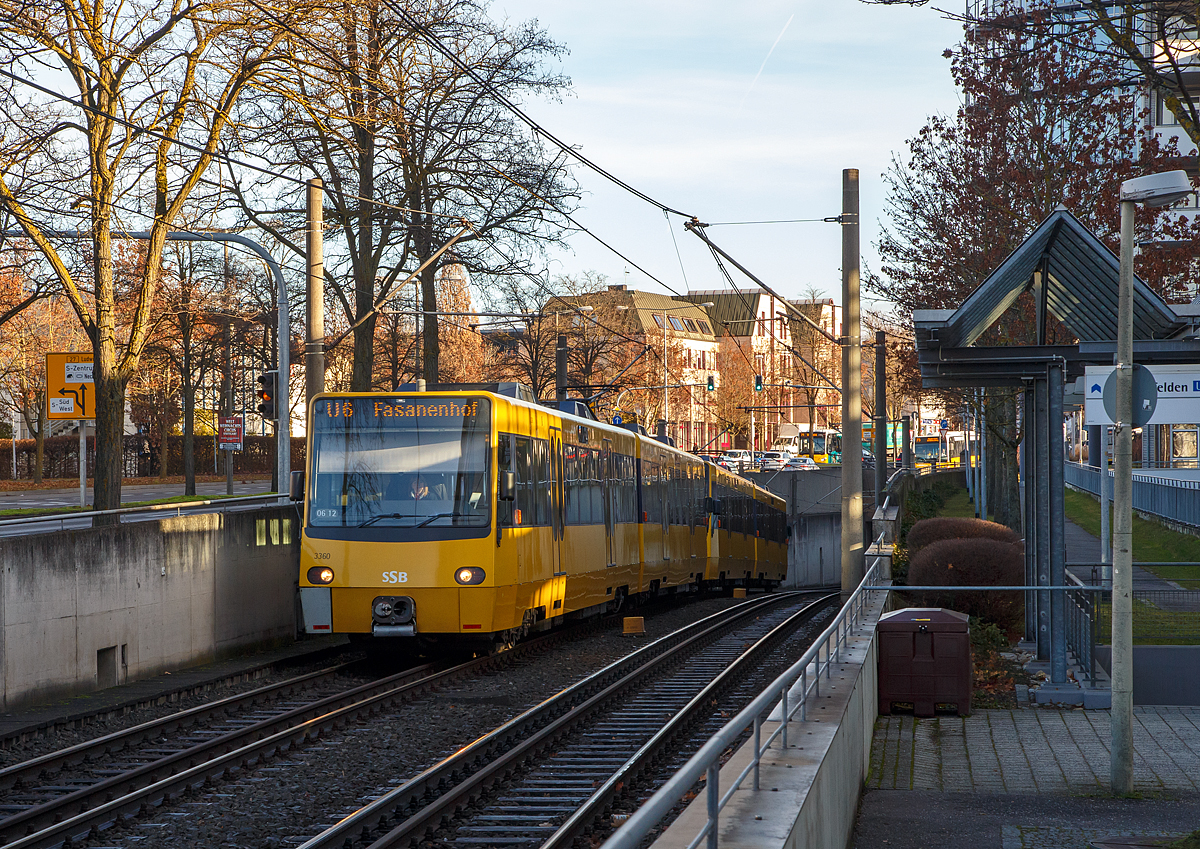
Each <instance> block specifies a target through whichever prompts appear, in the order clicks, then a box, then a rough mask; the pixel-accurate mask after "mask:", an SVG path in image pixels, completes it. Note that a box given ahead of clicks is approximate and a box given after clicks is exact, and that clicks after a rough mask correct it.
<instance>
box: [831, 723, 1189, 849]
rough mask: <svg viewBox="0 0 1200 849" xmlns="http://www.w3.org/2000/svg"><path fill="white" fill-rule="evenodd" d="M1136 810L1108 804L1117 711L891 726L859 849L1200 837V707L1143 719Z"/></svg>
mask: <svg viewBox="0 0 1200 849" xmlns="http://www.w3.org/2000/svg"><path fill="white" fill-rule="evenodd" d="M1135 720H1136V724H1135V729H1134V749H1135V755H1134V758H1135V761H1134V784H1135V788H1136V793H1135V796H1136V798H1134V799H1113V798H1110V797H1109V796H1108V795H1107V793H1108V790H1107V788H1108V771H1109V762H1108V746H1109V740H1110V734H1111V732H1110V729H1109V714H1108V712H1107V711H1080V710H1046V709H1028V710H984V711H979V712H977V713H975V714H974V715H972V716H970V717H957V716H941V717H935V718H932V719H915V718H914V717H911V716H891V717H880V718H879V720H878V722H877V723H876V726H875V738H874V743H873V745H872V750H871V769H870V774H869V776H868V779H867V786H866V790H865V792H864V794H863V800H862V804H861V806H860V809H859V817H858V821H857V825H856V829H855V842H854V844H853V845H854V846H855V847H858V849H868V847H872V849H877V847H884V846H886V847H887V849H942V847H945V848H946V849H949V847H963V846H970V847H971V849H993V847H994V849H1042V847H1046V849H1050V847H1053V849H1085V848H1086V847H1087V846H1088V843H1089V842H1090V841H1092V840H1097V839H1101V838H1104V837H1110V836H1116V835H1139V836H1147V837H1148V836H1165V835H1178V836H1181V835H1183V834H1186V833H1189V832H1191V831H1193V830H1196V829H1200V708H1161V707H1157V708H1155V707H1146V708H1136V709H1135Z"/></svg>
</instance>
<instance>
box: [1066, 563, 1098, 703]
mask: <svg viewBox="0 0 1200 849" xmlns="http://www.w3.org/2000/svg"><path fill="white" fill-rule="evenodd" d="M1067 580H1068V581H1071V582H1073V583H1077V584H1079V586H1080V587H1083V586H1084V584H1083V582H1082V581H1080V580H1079V579H1078V578H1076V577H1075V576H1074V575H1070V574H1068V575H1067ZM1098 595H1100V593H1097V592H1095V591H1094V590H1092V591H1089V590H1084V589H1078V590H1074V589H1072V590H1067V592H1066V602H1067V603H1066V608H1067V651H1068V652H1069V653H1071V654H1073V655H1075V665H1076V666H1077V667H1078V668H1079V669H1080V671H1081V672H1082V673H1083V675H1084V677H1085V678H1087V681H1088V686H1089V687H1095V686H1096V638H1097V637H1098V636H1099V622H1098V621H1097V620H1098V617H1097V615H1096V609H1097V604H1096V596H1098Z"/></svg>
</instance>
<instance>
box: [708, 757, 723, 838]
mask: <svg viewBox="0 0 1200 849" xmlns="http://www.w3.org/2000/svg"><path fill="white" fill-rule="evenodd" d="M720 782H721V767H720V766H719V765H717V764H715V763H714V764H709V767H708V773H707V776H706V783H707V785H708V786H707V787H706V788H705V789H706V790H707V791H708V849H717V819H718V817H720V815H721V784H720Z"/></svg>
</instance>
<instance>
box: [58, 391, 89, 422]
mask: <svg viewBox="0 0 1200 849" xmlns="http://www.w3.org/2000/svg"><path fill="white" fill-rule="evenodd" d="M58 394H59V395H62V396H64V397H65V396H67V395H70V396H72V397H73V398H74V399H75V403H76V404H78V405H79V415H80V417H81V418H86V416H87V387H86V386H83V385H80V387H79V388H78V389H67V388H65V387H64V388H62V389H60V390H58Z"/></svg>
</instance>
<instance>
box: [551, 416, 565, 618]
mask: <svg viewBox="0 0 1200 849" xmlns="http://www.w3.org/2000/svg"><path fill="white" fill-rule="evenodd" d="M548 465H549V469H548V472H549V476H550V481H549V483H550V537H551V543H550V548H551V554H550V562H551V563H553V564H554V601H553V603H552V605H551V606H552V608H553V610H552V611H551V613H550V615H551V616H561V615H562V614H563V612H564V611H563V599H564V598H565V597H566V589H567V578H566V575H567V573H566V570H565V569H564V568H563V563H562V543H563V536H564V524H565V523H564V522H563V443H562V431H561V430H560V429H559V428H556V427H552V428H550V462H549V464H548Z"/></svg>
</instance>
